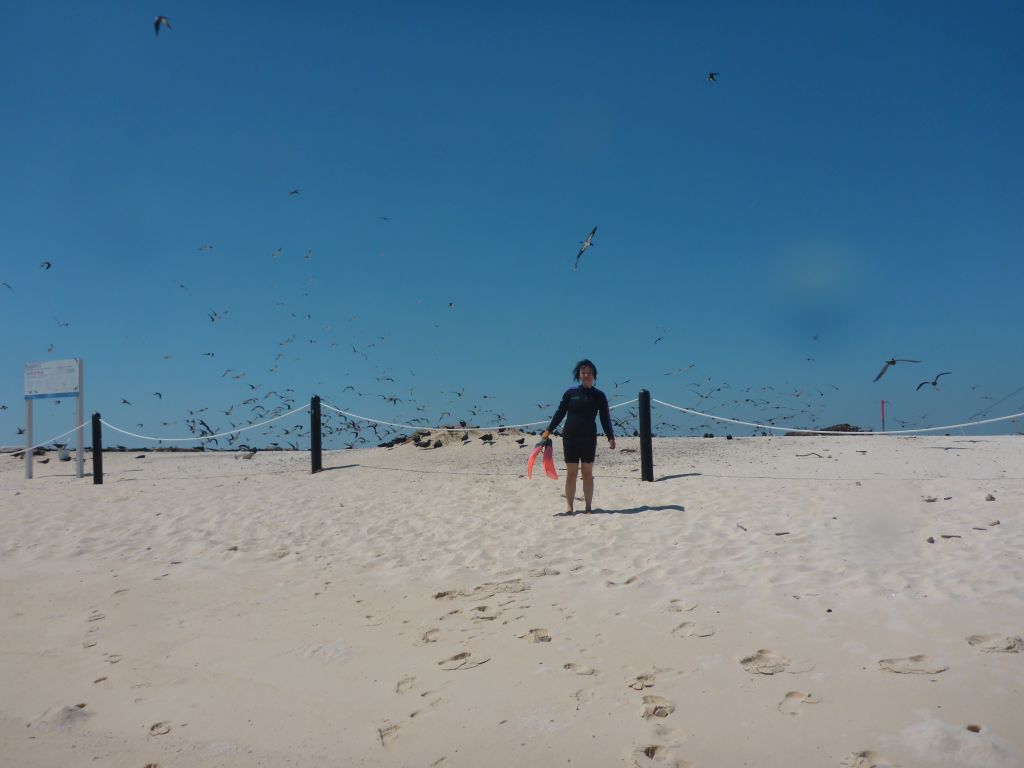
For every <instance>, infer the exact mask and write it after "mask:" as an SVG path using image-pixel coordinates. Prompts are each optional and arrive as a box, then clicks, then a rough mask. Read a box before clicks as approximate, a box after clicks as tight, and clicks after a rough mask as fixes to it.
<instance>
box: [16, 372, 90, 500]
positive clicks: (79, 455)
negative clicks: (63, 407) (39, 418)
mask: <svg viewBox="0 0 1024 768" xmlns="http://www.w3.org/2000/svg"><path fill="white" fill-rule="evenodd" d="M83 374H84V363H83V361H82V360H81V359H80V358H76V359H74V360H47V361H45V362H42V363H25V478H26V479H28V480H31V479H32V454H33V453H35V449H36V448H39V447H41V445H35V444H33V442H32V404H33V403H34V402H35V401H36V400H38V399H40V398H42V397H73V398H75V400H76V408H75V414H76V418H77V420H78V425H79V426H78V427H77V428H76V429H74V430H72V431H74V432H76V433H77V436H76V443H77V447H76V450H75V474H76V475H77V476H78V477H82V475H83V474H84V472H83V462H84V451H85V442H84V440H83V437H82V433H83V431H84V425H85V421H84V414H85V393H84V390H83V384H82V382H83V380H84V376H83Z"/></svg>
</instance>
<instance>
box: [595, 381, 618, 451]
mask: <svg viewBox="0 0 1024 768" xmlns="http://www.w3.org/2000/svg"><path fill="white" fill-rule="evenodd" d="M598 407H599V409H600V410H598V414H599V415H600V416H601V426H602V427H603V428H604V436H605V437H607V438H608V439H609V440H614V439H615V433H614V432H613V431H612V413H611V410H610V409H609V408H608V398H607V397H606V396H605V394H604V392H602V393H601V404H600V405H599V406H598Z"/></svg>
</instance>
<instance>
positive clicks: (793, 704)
mask: <svg viewBox="0 0 1024 768" xmlns="http://www.w3.org/2000/svg"><path fill="white" fill-rule="evenodd" d="M820 703H821V699H819V698H816V697H814V696H812V695H811V694H809V693H803V692H802V691H790V692H789V693H787V694H786V695H785V696H784V697H783V699H782V701H780V702H779V712H781V713H782V714H784V715H790V716H792V717H795V716H796V715H799V714H800V713H801V712H802V711H803V707H804V704H820Z"/></svg>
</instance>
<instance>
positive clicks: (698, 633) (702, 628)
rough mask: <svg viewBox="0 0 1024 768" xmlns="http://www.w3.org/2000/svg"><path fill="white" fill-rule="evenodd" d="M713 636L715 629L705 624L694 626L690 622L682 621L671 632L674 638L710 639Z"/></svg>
mask: <svg viewBox="0 0 1024 768" xmlns="http://www.w3.org/2000/svg"><path fill="white" fill-rule="evenodd" d="M713 634H715V628H714V627H712V626H709V625H707V624H695V623H694V622H692V621H684V622H683V623H682V624H680V625H679V626H678V627H676V628H675V629H673V630H672V635H673V636H674V637H711V636H712V635H713Z"/></svg>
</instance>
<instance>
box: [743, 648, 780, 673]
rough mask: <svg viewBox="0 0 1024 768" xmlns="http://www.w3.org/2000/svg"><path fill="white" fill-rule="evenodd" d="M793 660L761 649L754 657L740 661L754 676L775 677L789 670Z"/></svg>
mask: <svg viewBox="0 0 1024 768" xmlns="http://www.w3.org/2000/svg"><path fill="white" fill-rule="evenodd" d="M791 661H792V660H791V659H790V658H789V657H787V656H783V655H781V654H778V653H775V651H769V650H766V649H761V650H759V651H758V652H757V653H755V654H754V655H753V656H747V658H745V659H740V664H742V665H743V668H744V669H745V670H747V672H750V673H751V674H754V675H775V674H778V673H779V672H785V671H786V670H787V669H789V665H790V662H791Z"/></svg>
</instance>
